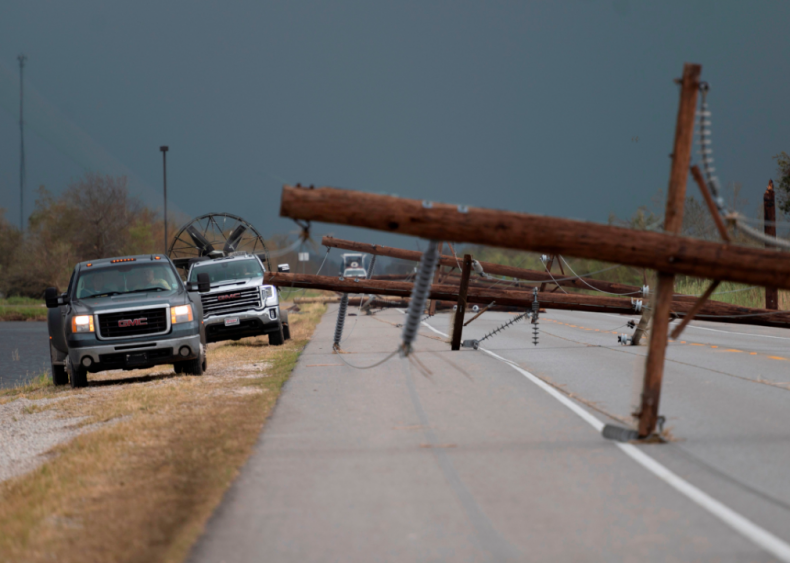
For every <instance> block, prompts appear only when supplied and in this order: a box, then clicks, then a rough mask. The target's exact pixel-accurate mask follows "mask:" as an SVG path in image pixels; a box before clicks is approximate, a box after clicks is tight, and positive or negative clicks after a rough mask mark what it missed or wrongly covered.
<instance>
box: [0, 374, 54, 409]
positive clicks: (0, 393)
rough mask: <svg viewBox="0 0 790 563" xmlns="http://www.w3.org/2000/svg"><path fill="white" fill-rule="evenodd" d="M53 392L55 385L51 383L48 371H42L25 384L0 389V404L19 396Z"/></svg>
mask: <svg viewBox="0 0 790 563" xmlns="http://www.w3.org/2000/svg"><path fill="white" fill-rule="evenodd" d="M54 390H55V385H54V384H53V383H52V376H51V375H50V373H49V372H48V371H43V372H41V373H40V374H39V375H37V376H36V377H34V378H33V379H31V380H30V381H28V382H27V383H23V384H21V385H16V386H14V387H9V388H8V389H0V402H3V399H10V398H16V397H19V396H21V395H31V394H39V395H40V394H42V393H44V394H46V393H47V392H49V391H54ZM36 398H41V397H36Z"/></svg>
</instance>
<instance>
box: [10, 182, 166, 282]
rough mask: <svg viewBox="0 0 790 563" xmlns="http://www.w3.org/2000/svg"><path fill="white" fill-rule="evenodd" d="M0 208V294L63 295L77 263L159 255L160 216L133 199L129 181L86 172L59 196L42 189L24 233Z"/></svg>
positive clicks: (160, 240)
mask: <svg viewBox="0 0 790 563" xmlns="http://www.w3.org/2000/svg"><path fill="white" fill-rule="evenodd" d="M4 211H5V210H2V209H0V291H2V292H3V293H4V294H5V295H6V296H12V295H21V296H28V297H41V296H42V295H43V293H44V289H46V288H47V287H50V286H54V287H58V288H60V289H61V290H65V289H66V286H67V285H68V282H69V277H70V276H71V272H72V270H73V269H74V265H75V264H76V263H77V262H81V261H83V260H93V259H97V258H108V257H112V256H119V255H128V254H146V253H149V252H161V250H162V238H163V235H164V224H163V222H162V218H161V216H160V215H159V213H158V212H157V211H155V210H153V209H151V208H149V207H146V206H145V205H144V204H143V203H142V202H140V200H139V199H138V198H136V197H133V196H130V195H129V190H128V186H127V179H126V177H125V176H118V177H114V176H108V175H102V174H94V173H86V174H85V175H84V176H83V177H82V178H80V179H78V180H76V181H74V182H72V183H71V184H70V185H69V186H68V188H67V189H66V190H65V191H64V192H63V193H62V194H60V195H59V196H55V195H53V194H52V193H51V192H50V191H48V190H47V189H46V188H45V187H43V186H42V187H40V188H39V189H38V195H37V198H36V205H35V209H34V211H33V213H32V214H31V215H30V218H29V219H28V225H27V229H26V230H25V232H24V233H22V232H20V230H19V229H18V228H17V227H15V226H13V225H11V224H10V223H9V222H8V220H7V219H6V218H5V217H4Z"/></svg>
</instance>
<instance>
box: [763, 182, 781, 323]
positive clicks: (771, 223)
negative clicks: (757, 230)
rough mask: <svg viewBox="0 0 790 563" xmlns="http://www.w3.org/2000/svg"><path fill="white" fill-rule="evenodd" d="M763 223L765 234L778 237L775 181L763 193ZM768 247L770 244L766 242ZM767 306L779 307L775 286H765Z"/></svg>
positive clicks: (770, 307) (767, 307) (775, 308)
mask: <svg viewBox="0 0 790 563" xmlns="http://www.w3.org/2000/svg"><path fill="white" fill-rule="evenodd" d="M763 224H764V228H765V234H766V235H768V236H769V237H772V238H776V194H775V193H774V182H773V180H768V187H767V188H766V189H765V195H763ZM765 246H766V248H770V245H768V244H766V245H765ZM765 308H766V309H773V310H774V311H776V310H778V309H779V290H778V289H777V288H775V287H766V288H765Z"/></svg>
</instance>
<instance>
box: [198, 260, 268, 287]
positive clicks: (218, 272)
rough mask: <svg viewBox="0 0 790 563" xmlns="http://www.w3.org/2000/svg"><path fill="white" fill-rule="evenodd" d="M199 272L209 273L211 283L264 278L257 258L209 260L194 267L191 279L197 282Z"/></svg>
mask: <svg viewBox="0 0 790 563" xmlns="http://www.w3.org/2000/svg"><path fill="white" fill-rule="evenodd" d="M198 274H208V277H209V279H210V280H211V283H219V282H223V281H230V280H248V279H250V278H262V277H263V268H261V264H260V262H258V261H257V260H255V259H249V260H231V261H228V262H209V263H204V264H200V265H199V266H195V267H194V268H192V272H190V274H189V281H191V282H196V281H197V275H198Z"/></svg>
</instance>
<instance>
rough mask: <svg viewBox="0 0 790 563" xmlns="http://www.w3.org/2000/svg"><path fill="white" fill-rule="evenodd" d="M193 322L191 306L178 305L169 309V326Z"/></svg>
mask: <svg viewBox="0 0 790 563" xmlns="http://www.w3.org/2000/svg"><path fill="white" fill-rule="evenodd" d="M192 320H194V317H193V316H192V305H179V306H178V307H170V324H177V323H187V322H189V321H192Z"/></svg>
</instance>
